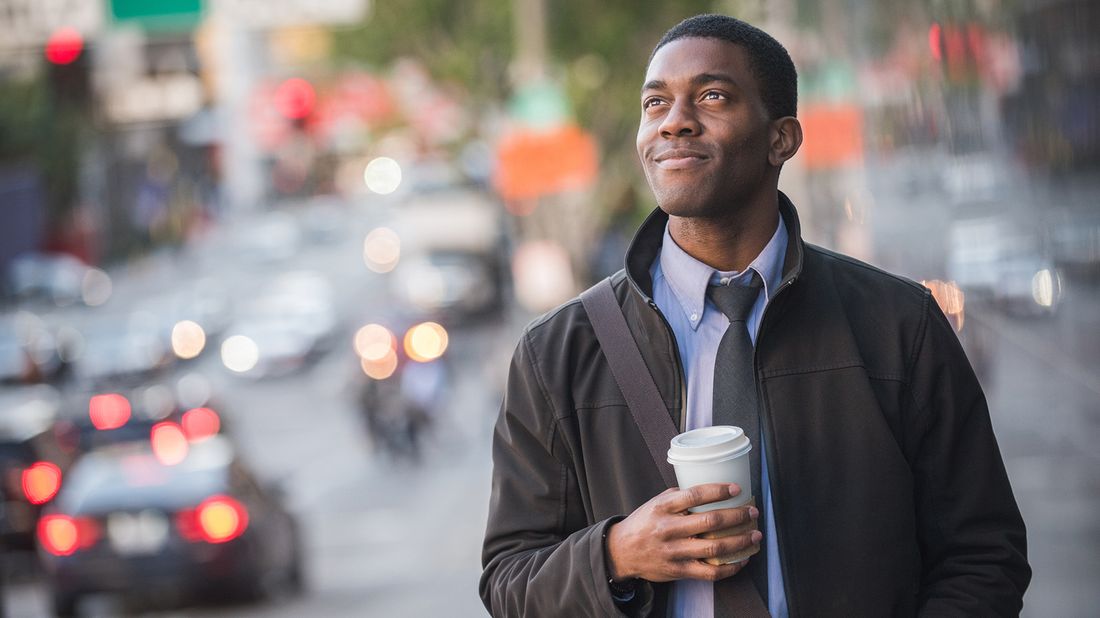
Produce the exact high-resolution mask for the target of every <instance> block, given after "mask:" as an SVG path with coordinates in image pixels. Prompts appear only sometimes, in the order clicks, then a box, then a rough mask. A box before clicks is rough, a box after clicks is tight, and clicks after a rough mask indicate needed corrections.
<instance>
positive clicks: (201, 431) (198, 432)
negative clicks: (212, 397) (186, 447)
mask: <svg viewBox="0 0 1100 618" xmlns="http://www.w3.org/2000/svg"><path fill="white" fill-rule="evenodd" d="M180 425H181V426H182V427H183V433H184V435H186V436H187V439H188V441H190V442H202V441H203V440H206V439H207V438H210V437H213V436H215V435H217V433H218V431H219V430H220V429H221V426H222V422H221V418H219V417H218V413H217V412H215V411H213V410H211V409H210V408H193V409H191V410H188V411H186V412H184V413H183V418H182V419H181V420H180Z"/></svg>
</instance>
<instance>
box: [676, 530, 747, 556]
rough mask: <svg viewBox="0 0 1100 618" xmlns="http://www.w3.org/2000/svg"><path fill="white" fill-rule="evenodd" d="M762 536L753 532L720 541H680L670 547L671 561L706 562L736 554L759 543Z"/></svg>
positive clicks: (727, 537) (697, 539) (695, 539)
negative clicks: (709, 559)
mask: <svg viewBox="0 0 1100 618" xmlns="http://www.w3.org/2000/svg"><path fill="white" fill-rule="evenodd" d="M761 538H763V535H761V534H760V532H759V531H756V530H753V531H752V532H749V533H747V534H735V535H733V536H726V537H722V538H720V539H699V538H690V539H681V540H679V541H676V542H675V543H674V544H673V545H672V546H671V547H670V554H671V555H670V558H672V559H673V560H686V561H690V560H706V559H708V558H721V557H723V556H729V555H732V554H736V553H738V552H740V551H743V550H745V549H748V548H749V547H751V546H752V545H756V544H757V543H759V542H760V539H761Z"/></svg>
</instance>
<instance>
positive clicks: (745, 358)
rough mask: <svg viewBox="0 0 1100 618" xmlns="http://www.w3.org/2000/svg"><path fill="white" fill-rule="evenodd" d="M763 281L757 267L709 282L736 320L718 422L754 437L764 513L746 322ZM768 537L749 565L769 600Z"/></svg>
mask: <svg viewBox="0 0 1100 618" xmlns="http://www.w3.org/2000/svg"><path fill="white" fill-rule="evenodd" d="M762 285H763V281H762V280H761V279H760V275H759V274H757V273H756V271H753V273H752V278H751V280H750V281H749V283H748V285H737V284H736V283H733V284H730V285H721V286H710V287H708V288H707V296H708V297H709V298H710V300H711V302H713V303H714V305H715V306H716V307H718V309H719V311H721V312H722V313H724V314H725V315H726V317H727V318H729V321H730V325H729V328H727V329H726V334H725V335H723V336H722V341H721V342H719V344H718V354H717V356H716V357H715V359H714V403H713V406H712V408H711V414H712V424H714V425H734V426H737V427H740V428H742V429H743V430H744V431H745V435H746V436H748V438H749V440H751V441H752V453H751V454H750V458H751V459H750V461H749V463H750V469H751V471H752V488H751V489H752V495H753V496H754V497H755V498H756V506H757V508H758V509H760V512H761V513H763V512H764V499H763V496H764V494H763V493H762V492H761V487H760V458H761V457H762V456H763V449H762V448H760V409H759V406H758V402H757V396H756V376H755V374H754V371H753V363H752V361H753V353H752V352H753V347H752V339H751V338H750V337H749V330H748V327H747V325H746V323H745V322H746V320H747V319H748V317H749V314H750V313H751V312H752V308H753V305H755V304H756V299H757V297H759V296H760V288H761V286H762ZM757 525H758V526H759V527H760V530H761V532H764V535H765V536H764V541H763V543H766V542H767V541H768V539H767V532H766V531H765V530H764V518H763V517H761V518H760V519H758V520H757ZM763 543H762V544H761V549H760V552H758V553H757V554H756V555H755V556H753V557H752V559H750V560H749V565H748V567H746V569H745V570H746V571H748V573H749V575H750V576H751V577H752V580H753V583H754V584H755V585H756V589H757V590H758V591H759V592H760V596H761V597H763V599H764V600H765V602H767V599H768V575H767V574H768V570H767V563H766V559H767V553H766V552H765V551H764V547H763Z"/></svg>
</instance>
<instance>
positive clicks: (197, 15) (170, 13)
mask: <svg viewBox="0 0 1100 618" xmlns="http://www.w3.org/2000/svg"><path fill="white" fill-rule="evenodd" d="M204 3H205V2H204V0H111V17H112V19H113V20H114V22H115V23H116V24H136V25H139V26H141V27H142V28H143V29H145V30H150V31H180V30H190V29H192V28H194V27H195V25H196V24H198V23H199V20H200V19H201V18H202V12H203V4H204Z"/></svg>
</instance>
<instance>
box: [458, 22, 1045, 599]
mask: <svg viewBox="0 0 1100 618" xmlns="http://www.w3.org/2000/svg"><path fill="white" fill-rule="evenodd" d="M796 96H797V95H796V76H795V69H794V65H793V64H792V62H791V60H790V57H789V56H788V54H787V52H786V50H784V49H783V47H782V46H781V45H780V44H779V43H778V42H776V41H775V40H774V39H773V38H771V37H770V36H768V35H767V34H766V33H764V32H762V31H760V30H758V29H756V28H753V27H752V26H749V25H748V24H745V23H743V22H740V21H738V20H735V19H732V18H728V17H721V16H714V15H704V16H698V17H694V18H691V19H688V20H686V21H684V22H682V23H681V24H679V25H677V26H676V27H674V28H673V29H672V30H670V31H669V32H668V33H666V35H665V36H664V38H663V39H662V40H661V41H660V43H658V45H657V48H656V49H655V51H654V53H653V55H652V56H651V58H650V63H649V66H648V70H647V73H646V76H645V82H644V86H643V88H642V92H641V99H640V103H641V123H640V126H639V129H638V141H637V144H638V155H639V157H640V158H641V160H642V164H643V167H644V169H645V174H646V179H647V180H648V182H649V185H650V187H651V188H652V190H653V193H654V195H655V196H656V199H657V203H658V205H659V209H658V210H656V211H655V212H654V213H653V214H652V215H651V216H650V217H649V219H648V220H647V221H646V222H645V223H644V224H643V225H642V227H641V229H640V230H639V232H638V234H637V236H636V237H635V239H634V241H633V243H632V245H631V247H630V249H629V251H628V253H627V257H626V268H625V270H624V271H620V272H619V273H617V274H616V275H614V276H613V277H612V284H613V287H614V290H615V295H616V298H617V300H618V302H619V305H620V306H621V308H622V311H623V314H624V316H625V317H626V320H627V322H628V325H629V328H630V330H631V333H632V335H633V337H634V339H635V341H636V343H637V344H638V346H639V347H640V349H641V351H642V354H643V357H644V360H645V363H646V366H647V367H648V368H649V370H650V373H651V374H652V375H653V378H654V379H655V381H656V383H657V386H658V389H659V391H660V392H661V395H662V399H663V400H664V401H663V403H664V404H665V407H667V409H668V412H669V414H670V415H671V416H672V418H673V420H674V421H675V422H676V424H677V426H678V427H679V428H680V429H681V430H682V431H683V430H687V429H691V428H694V427H705V426H708V425H710V424H711V423H712V417H713V416H714V415H717V414H718V412H717V411H715V410H712V406H714V407H717V402H719V401H721V400H722V399H723V397H725V396H727V395H729V394H730V393H729V392H728V391H729V383H728V382H727V381H726V380H725V379H724V378H723V375H724V374H722V373H720V372H719V373H716V372H717V371H718V368H717V366H718V365H720V364H722V363H725V362H726V361H725V360H721V361H719V360H718V357H719V356H720V347H721V345H722V344H721V340H722V338H723V336H724V334H725V333H724V331H725V330H726V329H733V328H740V329H747V331H748V332H747V334H748V335H749V336H750V338H751V339H752V344H754V346H755V347H754V351H753V352H751V353H749V354H744V355H743V356H752V357H753V358H751V359H746V358H742V359H741V360H742V362H744V363H747V365H746V366H747V367H748V369H747V371H749V372H750V375H751V378H750V380H751V381H754V382H755V386H756V394H755V403H754V404H753V406H752V407H753V410H752V412H753V414H756V415H758V425H757V426H756V427H755V430H756V431H758V433H759V441H760V442H759V443H758V444H757V445H756V448H755V449H754V450H755V451H757V452H758V453H762V454H763V455H762V456H761V457H760V458H759V460H758V461H757V462H755V463H754V466H759V468H758V470H759V473H758V474H759V476H760V479H761V482H760V485H761V491H760V495H759V496H758V497H757V502H756V504H757V507H759V510H758V509H757V508H754V507H743V508H737V509H722V510H717V511H712V512H710V513H705V514H690V513H688V512H687V510H688V508H690V507H692V506H696V505H700V504H705V503H708V502H715V501H719V500H723V499H726V498H728V497H730V496H731V495H735V494H737V493H739V492H740V491H742V490H743V488H739V487H737V486H736V485H733V486H727V485H721V484H711V485H703V486H699V487H696V488H694V489H690V490H680V489H666V487H664V486H663V485H662V481H661V477H660V475H659V473H658V469H657V467H656V464H654V463H653V462H652V459H651V458H650V455H649V451H648V450H647V447H646V444H645V442H644V439H643V437H642V435H641V433H640V431H639V430H638V428H637V426H636V425H635V423H634V420H633V417H632V415H631V413H630V411H629V409H628V408H627V407H626V404H625V402H624V398H623V396H622V394H621V392H620V391H619V389H618V387H617V386H616V383H615V381H614V379H613V377H612V375H611V373H610V370H609V368H608V365H607V362H606V359H605V358H604V356H603V353H602V351H601V350H600V347H599V344H598V343H597V341H596V338H595V335H594V333H593V330H592V327H591V324H590V322H589V320H588V317H587V314H586V313H585V311H584V308H583V307H582V305H581V304H580V303H579V302H577V301H576V300H574V301H572V302H569V303H566V304H565V305H563V306H562V307H560V308H558V309H557V310H555V311H553V312H551V313H550V314H548V315H547V316H544V317H543V318H541V319H539V320H537V321H536V322H534V323H533V324H531V325H530V326H529V327H528V328H527V330H526V331H525V333H524V335H523V337H522V340H521V341H520V343H519V345H518V347H517V349H516V352H515V355H514V357H513V361H512V366H511V372H510V375H509V381H508V388H507V391H506V394H505V399H504V403H503V405H502V409H501V413H500V417H499V419H498V422H497V426H496V430H495V437H494V444H493V459H494V469H493V487H492V500H491V503H490V512H489V522H488V528H487V531H486V536H485V544H484V552H483V564H484V573H483V575H482V579H481V587H480V590H481V596H482V599H483V600H484V602H485V605H486V607H487V608H488V609H489V611H490V613H492V614H494V615H497V616H571V617H573V616H615V615H630V616H660V617H663V616H666V615H672V616H684V617H692V618H694V617H697V616H711V615H726V614H728V613H729V610H728V607H729V606H728V605H724V604H723V601H722V599H724V598H725V597H724V594H725V593H724V592H723V590H725V588H724V587H725V586H729V585H730V584H731V583H732V582H736V581H739V579H738V578H749V579H750V580H751V581H752V583H753V586H754V588H755V589H756V590H757V591H758V592H759V594H760V596H761V597H762V598H763V599H764V600H765V603H766V606H767V608H768V610H769V611H770V613H771V614H772V615H776V616H787V615H790V616H888V615H915V614H918V613H919V614H922V615H941V614H942V615H1014V614H1018V613H1019V611H1020V608H1021V605H1022V597H1023V593H1024V590H1025V589H1026V587H1027V584H1028V581H1029V580H1030V569H1029V567H1028V565H1027V561H1026V549H1025V533H1024V525H1023V522H1022V520H1021V518H1020V514H1019V510H1018V508H1017V506H1016V503H1015V499H1014V498H1013V495H1012V490H1011V488H1010V486H1009V483H1008V479H1007V476H1006V474H1005V470H1004V465H1003V463H1002V460H1001V456H1000V453H999V450H998V447H997V443H996V440H995V438H994V435H993V430H992V427H991V424H990V419H989V412H988V409H987V407H986V403H985V399H984V396H983V394H982V392H981V389H980V387H979V385H978V383H977V380H976V379H975V377H974V374H973V372H972V371H971V369H970V366H969V364H968V363H967V361H966V358H965V355H964V353H963V351H962V348H961V347H960V345H959V343H958V340H957V338H956V337H955V334H954V331H953V330H952V329H951V327H950V325H949V324H948V323H947V321H946V319H945V318H944V316H943V314H942V313H941V312H940V311H939V309H938V307H937V305H936V303H935V302H934V301H933V300H932V297H931V295H930V293H929V292H928V290H927V289H925V288H923V287H921V286H918V285H916V284H914V283H912V282H909V281H907V280H904V279H901V278H899V277H894V276H892V275H889V274H887V273H884V272H882V271H880V270H877V269H875V268H873V267H871V266H868V265H866V264H862V263H860V262H857V261H856V260H853V259H850V258H847V257H844V256H841V255H837V254H835V253H832V252H829V251H826V250H824V249H821V248H819V247H814V246H812V245H809V244H806V243H803V242H802V240H801V238H800V236H799V225H798V217H797V215H796V212H795V209H794V206H793V205H792V204H791V202H790V201H789V200H788V199H787V197H786V196H785V195H783V194H782V193H780V192H779V191H778V188H777V187H778V178H779V172H780V169H781V167H782V165H783V163H784V162H785V161H787V160H788V159H790V158H791V157H792V156H794V154H795V153H796V152H797V151H798V148H799V146H800V144H801V142H802V132H801V128H800V126H799V124H798V121H797V120H796V118H795V113H796V110H795V107H796ZM728 286H738V288H739V289H740V291H744V290H745V289H746V287H747V288H748V289H749V295H750V299H751V298H755V301H754V302H751V306H750V310H749V313H748V314H747V316H746V317H744V318H737V319H734V318H729V317H727V316H726V315H725V314H723V312H722V311H719V309H718V308H717V306H716V304H715V303H714V302H712V300H711V299H712V298H716V297H715V296H712V295H713V294H716V293H720V290H721V289H722V288H727V287H728ZM712 287H713V288H714V289H709V288H712ZM753 288H756V289H753ZM730 289H732V288H730ZM757 290H758V291H757ZM754 295H755V296H754ZM731 320H732V321H733V322H732V324H731ZM737 320H743V321H737ZM732 332H733V333H734V334H738V335H740V333H738V331H732ZM746 345H750V344H746ZM750 347H751V346H750ZM754 418H757V417H754ZM744 489H747V488H744ZM747 518H752V519H755V518H759V519H758V520H757V523H758V524H759V529H760V530H759V531H756V532H752V533H746V534H742V535H738V536H733V537H726V538H723V539H709V540H708V539H702V538H699V535H700V534H701V533H704V532H708V531H714V530H721V529H726V528H730V527H733V526H735V525H738V524H740V523H742V522H744V521H746V520H747ZM753 544H758V545H759V546H760V548H761V550H760V551H759V553H757V554H756V555H755V556H753V557H752V558H750V559H749V561H748V563H747V565H745V564H740V565H724V566H711V565H710V564H707V563H704V562H703V561H702V560H701V559H703V558H707V557H713V556H721V555H727V554H730V553H733V552H735V551H737V550H740V549H744V548H748V547H750V546H751V545H753ZM742 571H744V572H742Z"/></svg>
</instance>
